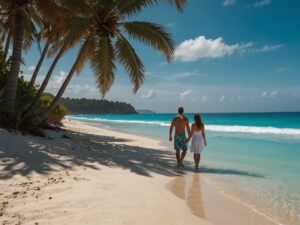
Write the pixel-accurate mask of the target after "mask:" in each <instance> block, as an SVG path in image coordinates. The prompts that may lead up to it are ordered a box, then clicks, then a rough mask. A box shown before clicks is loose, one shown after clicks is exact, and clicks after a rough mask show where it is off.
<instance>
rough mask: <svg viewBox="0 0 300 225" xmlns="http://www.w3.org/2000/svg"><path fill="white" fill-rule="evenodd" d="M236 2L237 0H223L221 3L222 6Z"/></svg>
mask: <svg viewBox="0 0 300 225" xmlns="http://www.w3.org/2000/svg"><path fill="white" fill-rule="evenodd" d="M236 2H237V0H224V1H223V5H224V6H229V5H234V4H235V3H236Z"/></svg>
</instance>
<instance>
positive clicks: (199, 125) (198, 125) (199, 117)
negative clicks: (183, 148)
mask: <svg viewBox="0 0 300 225" xmlns="http://www.w3.org/2000/svg"><path fill="white" fill-rule="evenodd" d="M194 120H195V123H196V126H197V128H198V129H201V127H202V126H203V125H204V124H203V122H202V119H201V116H200V114H195V116H194Z"/></svg>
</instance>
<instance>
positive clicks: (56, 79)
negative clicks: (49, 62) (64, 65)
mask: <svg viewBox="0 0 300 225" xmlns="http://www.w3.org/2000/svg"><path fill="white" fill-rule="evenodd" d="M66 75H67V73H66V72H64V71H60V72H59V75H55V76H54V82H55V83H56V84H61V83H62V82H63V81H64V80H65V78H66Z"/></svg>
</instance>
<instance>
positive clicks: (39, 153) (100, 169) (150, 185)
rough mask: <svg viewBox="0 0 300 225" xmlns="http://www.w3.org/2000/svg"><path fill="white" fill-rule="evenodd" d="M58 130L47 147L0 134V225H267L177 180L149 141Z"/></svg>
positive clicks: (167, 156)
mask: <svg viewBox="0 0 300 225" xmlns="http://www.w3.org/2000/svg"><path fill="white" fill-rule="evenodd" d="M64 124H65V126H66V129H67V130H68V131H63V132H54V131H51V132H49V136H50V137H52V139H45V138H37V137H32V136H29V135H28V136H23V135H21V134H12V133H8V132H7V131H4V130H1V129H0V224H3V225H4V224H28V225H29V224H31V225H33V224H51V225H52V224H64V225H68V224H72V225H73V224H97V225H98V224H109V225H115V224H116V225H119V224H133V225H134V224H139V225H143V224H145V225H148V224H149V225H150V224H151V225H152V224H163V225H164V224H166V225H168V224H170V225H176V224H178V225H179V224H180V225H182V224H189V225H193V224H197V225H206V224H212V223H210V222H209V221H208V220H205V219H203V218H208V219H209V220H210V221H212V222H214V223H215V224H222V225H223V224H240V225H242V224H245V225H246V224H249V225H250V224H272V223H270V222H269V221H266V220H265V219H264V218H263V217H260V216H259V215H256V214H255V213H253V211H251V210H249V209H247V208H245V207H243V206H240V205H238V204H237V203H234V202H233V201H230V200H229V199H226V198H225V197H223V196H221V195H218V193H217V192H216V191H214V190H213V189H212V188H210V187H209V185H207V184H206V182H204V181H203V180H205V179H204V178H205V177H204V176H203V175H201V182H200V174H194V173H191V172H189V171H188V170H187V172H186V173H187V174H189V175H185V176H181V175H182V174H183V173H184V172H183V171H182V170H178V169H176V168H175V166H174V165H175V158H174V155H173V152H171V151H168V150H166V149H164V148H163V147H161V146H160V145H159V142H158V141H156V140H152V139H149V138H144V137H138V136H135V135H131V134H125V133H120V132H115V131H109V130H107V129H102V128H96V127H92V126H89V125H87V124H84V123H81V122H78V121H73V120H72V121H69V120H65V122H64ZM63 134H66V135H67V136H69V137H71V139H69V138H62V135H63ZM202 176H203V178H202ZM183 179H186V180H187V181H185V182H184V183H182V181H183ZM189 179H190V180H189ZM199 183H200V184H201V187H202V188H201V189H199V188H198V187H199ZM186 189H189V191H188V194H186ZM199 190H200V192H199ZM201 190H202V191H201ZM202 196H204V197H202ZM204 203H205V204H204ZM222 204H223V205H222ZM220 210H221V211H222V212H223V213H222V212H220ZM222 221H223V222H222ZM253 221H255V223H253ZM236 222H237V223H236Z"/></svg>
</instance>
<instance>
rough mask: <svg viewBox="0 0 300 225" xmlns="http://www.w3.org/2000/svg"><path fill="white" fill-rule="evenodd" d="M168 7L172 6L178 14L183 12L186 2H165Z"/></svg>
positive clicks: (185, 0) (182, 0)
mask: <svg viewBox="0 0 300 225" xmlns="http://www.w3.org/2000/svg"><path fill="white" fill-rule="evenodd" d="M166 1H167V2H168V3H169V4H170V5H174V6H175V7H176V8H177V10H178V11H179V12H183V9H184V7H185V5H186V2H187V0H166Z"/></svg>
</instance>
